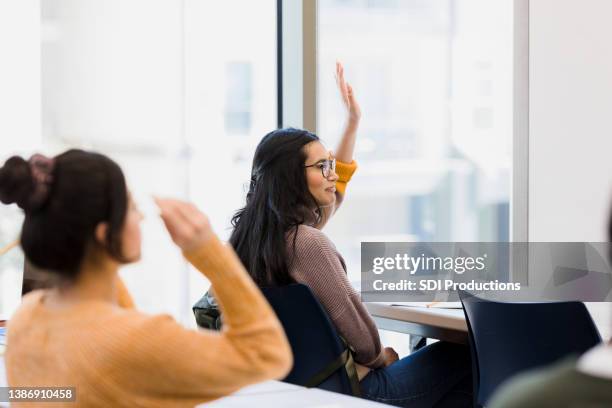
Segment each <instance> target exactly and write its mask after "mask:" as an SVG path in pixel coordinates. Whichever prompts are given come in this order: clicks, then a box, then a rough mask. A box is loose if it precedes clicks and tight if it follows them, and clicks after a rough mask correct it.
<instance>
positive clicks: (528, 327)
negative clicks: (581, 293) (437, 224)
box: [459, 291, 601, 406]
mask: <svg viewBox="0 0 612 408" xmlns="http://www.w3.org/2000/svg"><path fill="white" fill-rule="evenodd" d="M459 297H460V298H461V303H462V304H463V310H464V312H465V318H466V320H467V325H468V330H469V341H470V348H471V352H472V368H473V370H472V371H473V374H474V400H475V401H474V402H475V405H476V406H484V405H485V404H486V402H487V400H488V399H489V398H490V397H491V395H492V394H493V391H494V390H495V389H496V388H497V387H498V386H499V385H500V384H501V383H502V382H503V381H505V380H507V379H508V378H510V377H511V376H513V375H515V374H518V373H520V372H522V371H525V370H528V369H531V368H535V367H538V366H543V365H547V364H550V363H552V362H554V361H555V360H558V359H559V358H563V357H565V356H568V355H571V354H582V353H584V352H585V351H586V350H588V349H590V348H591V347H593V346H595V345H597V343H599V342H601V336H600V335H599V332H598V331H597V327H596V326H595V324H594V323H593V319H592V318H591V316H590V315H589V312H588V311H587V309H586V307H585V306H584V304H583V303H581V302H550V303H506V302H494V301H489V300H485V299H482V298H479V297H476V296H474V295H472V294H470V293H467V292H463V291H460V292H459Z"/></svg>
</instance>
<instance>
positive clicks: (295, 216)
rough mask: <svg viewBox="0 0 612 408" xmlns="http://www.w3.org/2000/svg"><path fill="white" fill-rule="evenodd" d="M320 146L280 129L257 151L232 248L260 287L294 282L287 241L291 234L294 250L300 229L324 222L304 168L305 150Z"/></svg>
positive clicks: (301, 134) (235, 219)
mask: <svg viewBox="0 0 612 408" xmlns="http://www.w3.org/2000/svg"><path fill="white" fill-rule="evenodd" d="M318 140H319V138H318V137H317V135H315V134H313V133H310V132H308V131H306V130H299V129H293V128H288V129H279V130H275V131H273V132H270V133H268V134H267V135H266V136H264V138H263V139H262V140H261V142H259V145H258V146H257V149H256V150H255V156H254V158H253V167H252V170H251V184H250V186H249V191H248V193H247V196H246V205H245V206H244V207H243V208H241V209H240V210H238V211H237V212H236V214H234V217H233V218H232V226H233V227H234V230H233V232H232V235H231V237H230V243H231V244H232V246H233V247H234V249H235V250H236V252H237V253H238V256H239V257H240V260H241V261H242V263H243V264H244V266H245V267H246V269H247V270H248V271H249V274H250V275H251V276H252V278H253V280H255V282H256V283H257V284H258V285H260V286H275V285H286V284H289V283H291V282H293V279H291V277H290V276H289V265H288V259H289V257H288V253H287V237H288V235H289V233H290V232H292V231H293V243H294V245H295V239H296V238H297V229H298V226H299V225H300V224H303V223H305V222H306V221H307V220H309V219H310V220H314V221H315V222H316V221H318V220H319V219H320V218H319V217H320V214H321V211H320V208H319V206H318V205H317V202H316V200H315V199H314V197H313V196H312V194H310V191H309V190H308V183H307V181H306V169H305V168H304V164H305V161H306V152H305V151H304V146H306V145H307V144H309V143H311V142H315V141H318ZM313 217H314V218H313Z"/></svg>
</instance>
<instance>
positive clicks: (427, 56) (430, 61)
mask: <svg viewBox="0 0 612 408" xmlns="http://www.w3.org/2000/svg"><path fill="white" fill-rule="evenodd" d="M317 37H318V38H317V39H318V67H317V68H318V78H319V88H318V91H319V93H318V99H317V102H318V124H317V125H318V132H319V135H320V136H321V137H322V138H323V139H324V141H325V142H326V144H327V145H329V148H335V145H336V143H337V140H338V136H339V135H340V132H341V129H342V124H343V111H342V109H343V108H342V105H341V103H340V102H339V101H338V96H337V91H336V88H335V83H334V76H333V68H334V63H335V61H336V60H340V61H342V62H343V63H344V64H345V67H346V76H347V80H348V81H349V82H351V83H352V84H353V87H354V89H355V93H356V95H357V97H358V99H359V101H360V102H361V105H362V110H363V120H362V124H361V128H360V131H359V135H358V141H357V145H356V153H355V158H356V160H357V161H358V163H359V169H358V173H357V174H356V176H355V178H354V179H353V181H352V182H351V184H350V186H349V187H348V192H347V199H346V201H345V202H344V204H343V208H342V209H341V210H340V212H339V213H338V215H337V216H336V217H335V219H334V220H333V221H332V222H331V223H330V225H329V226H328V227H327V228H328V230H327V232H328V233H329V235H331V236H332V239H333V240H334V242H335V243H336V245H337V246H338V249H339V250H340V252H341V253H343V255H345V258H346V261H347V266H348V269H349V275H350V277H351V279H352V280H358V279H359V271H360V256H359V255H360V242H362V241H507V240H508V239H509V197H510V190H511V186H510V170H511V159H512V156H511V155H512V120H513V116H512V115H513V112H512V106H513V105H512V97H513V95H512V90H513V81H512V75H513V71H512V69H513V55H512V52H513V46H512V45H513V2H512V1H505V0H504V1H490V0H401V1H388V0H384V1H383V0H367V1H366V0H319V3H318V32H317Z"/></svg>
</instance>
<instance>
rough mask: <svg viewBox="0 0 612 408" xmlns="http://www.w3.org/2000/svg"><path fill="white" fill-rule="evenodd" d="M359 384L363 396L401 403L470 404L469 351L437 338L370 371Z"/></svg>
mask: <svg viewBox="0 0 612 408" xmlns="http://www.w3.org/2000/svg"><path fill="white" fill-rule="evenodd" d="M360 385H361V392H362V394H363V397H364V398H367V399H371V400H373V401H378V402H383V403H385V404H390V405H396V406H400V407H416V408H420V407H436V408H442V407H444V408H446V407H453V408H461V407H471V406H472V403H473V398H472V374H471V362H470V351H469V348H468V347H467V346H462V345H459V344H452V343H445V342H437V343H434V344H431V345H429V346H426V347H423V348H422V349H420V350H419V351H416V352H414V353H412V354H410V355H409V356H406V357H404V358H402V359H401V360H398V361H396V362H395V363H393V364H391V365H390V366H388V367H384V368H379V369H377V370H372V371H370V373H369V374H368V375H367V376H366V377H365V378H363V379H362V380H361V383H360Z"/></svg>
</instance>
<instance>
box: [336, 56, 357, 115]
mask: <svg viewBox="0 0 612 408" xmlns="http://www.w3.org/2000/svg"><path fill="white" fill-rule="evenodd" d="M336 84H337V85H338V90H339V91H340V97H341V98H342V102H343V103H344V106H345V107H346V111H347V113H348V122H349V124H352V125H358V124H359V120H360V119H361V108H360V107H359V103H357V99H356V98H355V92H353V87H352V86H351V85H350V84H349V83H348V82H346V80H345V79H344V66H343V65H342V63H341V62H339V61H336Z"/></svg>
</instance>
